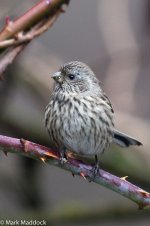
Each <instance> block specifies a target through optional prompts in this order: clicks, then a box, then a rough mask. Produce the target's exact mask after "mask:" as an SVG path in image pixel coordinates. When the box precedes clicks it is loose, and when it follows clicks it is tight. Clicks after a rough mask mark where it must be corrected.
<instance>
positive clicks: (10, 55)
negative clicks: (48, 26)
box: [0, 44, 26, 80]
mask: <svg viewBox="0 0 150 226" xmlns="http://www.w3.org/2000/svg"><path fill="white" fill-rule="evenodd" d="M25 46H26V44H22V45H19V46H17V47H14V48H12V49H11V50H10V51H8V52H7V53H6V54H5V55H4V57H3V58H2V59H1V60H0V80H3V79H4V78H3V73H4V72H5V71H6V69H7V67H8V66H9V65H10V64H11V63H12V62H13V61H14V59H15V58H16V57H17V56H18V54H19V53H20V52H21V51H22V50H23V49H24V48H25Z"/></svg>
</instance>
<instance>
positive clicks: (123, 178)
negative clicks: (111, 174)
mask: <svg viewBox="0 0 150 226" xmlns="http://www.w3.org/2000/svg"><path fill="white" fill-rule="evenodd" d="M127 178H128V176H124V177H120V179H122V180H125V181H126V179H127Z"/></svg>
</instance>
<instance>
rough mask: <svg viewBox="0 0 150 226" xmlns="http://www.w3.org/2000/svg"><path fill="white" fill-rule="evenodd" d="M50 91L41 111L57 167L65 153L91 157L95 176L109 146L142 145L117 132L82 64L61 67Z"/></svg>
mask: <svg viewBox="0 0 150 226" xmlns="http://www.w3.org/2000/svg"><path fill="white" fill-rule="evenodd" d="M52 78H53V79H54V81H55V82H54V87H53V91H52V93H51V96H50V102H49V104H48V105H47V106H46V109H45V126H46V128H47V130H48V133H49V137H50V141H51V143H53V144H54V146H55V147H57V148H58V149H59V152H60V161H61V164H64V162H65V161H66V159H67V157H66V153H67V151H68V150H69V151H71V152H72V153H75V154H79V155H81V156H89V157H90V156H94V157H95V164H94V166H93V168H92V172H93V175H94V176H95V175H96V174H97V172H98V170H99V165H100V160H101V156H102V154H103V153H104V152H105V150H107V149H108V148H109V146H110V144H111V143H115V144H117V145H119V146H121V147H129V146H132V145H137V146H140V145H142V143H141V142H140V141H138V140H136V139H135V138H133V137H130V136H128V135H126V134H125V133H122V132H120V131H118V130H117V129H116V128H115V125H114V110H113V107H112V104H111V102H110V100H109V98H108V97H107V95H106V94H105V92H104V91H103V89H102V87H101V86H102V85H101V83H100V81H99V80H98V78H97V77H96V75H95V74H94V72H93V71H92V69H91V68H90V67H89V66H88V65H86V64H85V63H82V62H79V61H71V62H68V63H65V64H64V65H62V66H61V67H60V69H59V70H58V71H57V72H56V73H54V74H53V75H52Z"/></svg>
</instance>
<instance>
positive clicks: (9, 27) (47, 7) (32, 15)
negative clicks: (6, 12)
mask: <svg viewBox="0 0 150 226" xmlns="http://www.w3.org/2000/svg"><path fill="white" fill-rule="evenodd" d="M63 4H67V5H68V4H69V0H41V1H40V2H39V3H38V4H36V5H35V6H34V7H32V8H31V9H30V10H28V11H27V12H26V13H25V14H24V15H23V16H21V17H19V18H18V19H16V20H15V21H10V20H8V19H7V23H6V26H5V27H4V28H3V30H2V31H1V32H0V41H4V40H6V39H9V38H12V37H13V36H14V35H15V34H17V33H19V32H20V31H25V30H28V29H30V28H31V27H32V26H34V25H35V24H37V23H38V22H40V21H41V20H42V19H43V18H44V17H46V16H53V15H54V14H55V13H56V12H57V11H58V10H60V9H61V8H62V6H63Z"/></svg>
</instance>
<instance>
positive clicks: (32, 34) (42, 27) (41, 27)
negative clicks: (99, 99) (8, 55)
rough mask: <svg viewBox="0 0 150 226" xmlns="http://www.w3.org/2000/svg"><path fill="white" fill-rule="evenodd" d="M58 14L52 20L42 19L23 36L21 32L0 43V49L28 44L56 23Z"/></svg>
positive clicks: (58, 12) (49, 18)
mask: <svg viewBox="0 0 150 226" xmlns="http://www.w3.org/2000/svg"><path fill="white" fill-rule="evenodd" d="M60 13H61V11H60V10H58V11H57V13H56V14H55V15H54V16H53V17H52V18H51V17H48V18H47V19H44V20H43V21H41V22H40V23H38V24H37V25H35V26H34V27H33V28H32V29H31V30H30V31H28V32H26V33H25V34H23V32H20V33H18V35H17V37H15V38H12V39H8V40H5V41H2V42H0V48H7V47H11V46H16V45H20V44H23V43H26V42H30V41H31V40H32V39H34V38H36V37H38V36H40V35H41V34H42V33H44V32H45V31H47V30H48V29H49V28H50V27H51V26H52V25H53V23H54V22H55V21H56V19H57V18H58V16H59V14H60Z"/></svg>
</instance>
